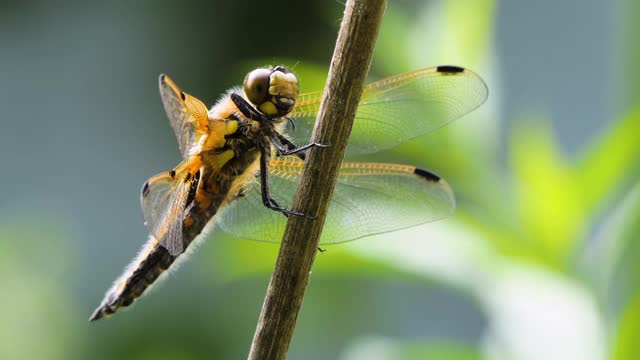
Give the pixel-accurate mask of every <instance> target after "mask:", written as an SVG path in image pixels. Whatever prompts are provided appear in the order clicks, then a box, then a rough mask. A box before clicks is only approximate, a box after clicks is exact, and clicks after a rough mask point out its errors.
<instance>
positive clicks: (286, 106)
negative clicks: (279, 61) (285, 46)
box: [244, 66, 298, 118]
mask: <svg viewBox="0 0 640 360" xmlns="http://www.w3.org/2000/svg"><path fill="white" fill-rule="evenodd" d="M244 92H245V94H247V98H248V99H249V101H251V103H252V104H253V105H255V107H256V108H257V109H258V110H259V111H260V112H262V113H263V114H265V115H266V116H267V117H269V118H276V117H281V116H285V115H287V114H288V113H289V112H290V111H291V109H293V106H294V105H295V103H296V98H297V97H298V79H297V78H296V76H295V75H294V74H293V73H291V72H289V71H288V70H287V69H286V68H285V67H284V66H276V67H274V68H260V69H255V70H253V71H251V72H250V73H248V74H247V77H245V79H244Z"/></svg>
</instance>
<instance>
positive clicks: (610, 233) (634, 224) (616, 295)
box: [592, 183, 640, 318]
mask: <svg viewBox="0 0 640 360" xmlns="http://www.w3.org/2000/svg"><path fill="white" fill-rule="evenodd" d="M639 219H640V183H638V184H637V185H636V186H635V187H634V188H633V189H632V190H631V191H629V192H628V193H627V194H625V196H624V199H623V201H621V203H620V204H619V205H618V206H617V207H616V208H615V209H614V210H612V211H611V212H610V215H609V216H608V217H607V218H606V219H605V223H604V225H603V227H602V229H601V231H600V233H599V236H596V239H595V240H596V244H597V246H598V250H599V251H598V250H596V252H597V256H594V257H593V259H592V261H593V262H594V263H598V264H601V265H602V266H601V267H600V268H599V270H598V271H594V274H593V277H594V278H596V279H598V280H599V282H600V284H599V285H600V288H601V293H602V296H603V298H604V302H605V305H606V307H607V310H608V311H609V313H611V314H612V317H613V318H617V317H618V315H619V312H620V309H621V308H623V307H624V306H625V305H626V304H627V303H628V301H629V299H630V298H631V295H632V294H635V293H638V292H639V291H640V263H638V258H639V257H640V243H639V242H638V241H637V240H638V234H640V221H638V220H639Z"/></svg>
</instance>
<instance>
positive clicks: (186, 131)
mask: <svg viewBox="0 0 640 360" xmlns="http://www.w3.org/2000/svg"><path fill="white" fill-rule="evenodd" d="M159 82H160V97H161V98H162V105H163V106H164V111H165V112H166V113H167V117H168V118H169V122H170V123H171V127H172V128H173V131H174V132H175V133H176V138H177V139H178V147H179V148H180V153H181V154H182V158H183V159H186V158H187V157H188V154H189V150H190V149H191V148H192V147H193V146H194V145H195V144H197V142H198V138H199V136H200V135H202V134H204V133H206V127H207V124H208V119H209V118H208V112H207V107H206V106H205V105H204V104H203V103H202V101H200V100H198V99H196V98H195V97H193V96H191V95H189V94H187V93H185V92H183V91H182V90H180V88H179V87H178V85H176V83H174V82H173V80H171V78H170V77H169V76H167V75H164V74H161V75H160V80H159Z"/></svg>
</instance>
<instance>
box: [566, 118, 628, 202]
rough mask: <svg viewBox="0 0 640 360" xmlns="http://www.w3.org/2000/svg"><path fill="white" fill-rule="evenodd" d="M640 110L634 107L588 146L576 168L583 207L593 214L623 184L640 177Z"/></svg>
mask: <svg viewBox="0 0 640 360" xmlns="http://www.w3.org/2000/svg"><path fill="white" fill-rule="evenodd" d="M639 139H640V108H636V109H635V110H634V111H632V112H630V113H629V114H628V115H626V116H624V117H623V118H622V119H621V120H620V121H618V122H616V123H615V124H614V125H613V126H612V127H611V129H609V130H608V131H607V133H605V134H604V135H603V136H602V137H601V138H599V139H598V140H596V142H595V143H594V144H593V145H592V146H591V148H590V150H588V151H587V152H586V154H585V156H584V158H583V159H582V161H581V163H580V164H579V166H578V174H577V175H578V176H579V177H580V179H579V180H580V182H579V184H580V185H581V186H582V191H581V192H582V196H583V201H584V205H585V206H586V208H587V209H589V210H591V211H593V210H598V209H600V208H601V207H602V205H603V203H604V202H605V200H606V198H607V197H608V196H610V195H611V194H612V193H613V192H615V191H616V190H618V189H619V188H620V186H621V185H623V184H624V182H625V181H628V180H629V179H635V178H637V177H638V175H639V174H640V141H639Z"/></svg>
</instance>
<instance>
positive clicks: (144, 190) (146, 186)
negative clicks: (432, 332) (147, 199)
mask: <svg viewBox="0 0 640 360" xmlns="http://www.w3.org/2000/svg"><path fill="white" fill-rule="evenodd" d="M147 195H149V182H148V181H147V182H145V183H144V185H142V196H143V197H144V196H147Z"/></svg>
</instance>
